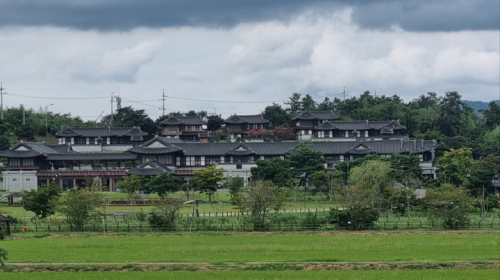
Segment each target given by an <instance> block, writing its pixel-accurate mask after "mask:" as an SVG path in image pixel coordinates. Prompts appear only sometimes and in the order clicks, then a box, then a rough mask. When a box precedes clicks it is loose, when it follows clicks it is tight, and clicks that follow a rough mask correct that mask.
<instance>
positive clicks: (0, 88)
mask: <svg viewBox="0 0 500 280" xmlns="http://www.w3.org/2000/svg"><path fill="white" fill-rule="evenodd" d="M3 90H4V88H3V87H2V83H0V99H1V101H0V103H1V105H0V114H1V115H2V121H3V95H4V94H7V93H6V92H3Z"/></svg>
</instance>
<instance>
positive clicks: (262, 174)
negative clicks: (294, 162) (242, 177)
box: [250, 157, 293, 187]
mask: <svg viewBox="0 0 500 280" xmlns="http://www.w3.org/2000/svg"><path fill="white" fill-rule="evenodd" d="M256 164H257V166H256V167H252V168H251V169H250V171H251V173H252V178H253V179H255V180H261V181H271V182H273V184H275V185H276V186H278V187H289V186H290V184H291V183H292V181H291V180H292V179H293V172H292V169H290V164H291V162H290V161H289V160H287V159H285V160H283V159H281V158H279V157H275V158H273V159H266V160H262V159H259V160H257V161H256Z"/></svg>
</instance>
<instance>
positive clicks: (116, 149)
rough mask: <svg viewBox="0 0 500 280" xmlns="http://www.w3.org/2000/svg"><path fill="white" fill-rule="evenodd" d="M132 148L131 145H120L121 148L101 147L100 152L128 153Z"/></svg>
mask: <svg viewBox="0 0 500 280" xmlns="http://www.w3.org/2000/svg"><path fill="white" fill-rule="evenodd" d="M131 148H132V145H121V146H102V151H104V152H105V151H110V152H114V151H118V152H125V151H128V150H129V149H131Z"/></svg>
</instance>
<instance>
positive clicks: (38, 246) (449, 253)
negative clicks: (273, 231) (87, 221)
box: [2, 234, 500, 263]
mask: <svg viewBox="0 0 500 280" xmlns="http://www.w3.org/2000/svg"><path fill="white" fill-rule="evenodd" d="M2 247H4V249H6V250H8V251H9V259H10V260H9V261H10V262H77V263H78V262H80V263H85V262H98V263H101V262H102V263H106V262H120V263H125V262H208V263H214V262H306V261H307V262H309V261H332V262H338V261H486V260H496V261H498V260H500V250H499V248H500V239H499V238H498V234H432V235H425V234H412V235H320V234H316V235H256V236H254V235H235V236H165V237H86V238H85V237H84V238H81V237H79V238H44V239H21V240H10V241H5V242H2Z"/></svg>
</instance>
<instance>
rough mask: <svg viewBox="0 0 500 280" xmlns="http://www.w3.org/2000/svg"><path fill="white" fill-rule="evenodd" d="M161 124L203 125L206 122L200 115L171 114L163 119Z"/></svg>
mask: <svg viewBox="0 0 500 280" xmlns="http://www.w3.org/2000/svg"><path fill="white" fill-rule="evenodd" d="M160 124H162V125H204V124H207V122H206V121H204V120H203V118H202V117H201V116H183V117H181V116H172V117H169V118H168V119H164V120H163V121H162V122H161V123H160Z"/></svg>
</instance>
